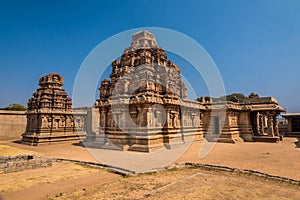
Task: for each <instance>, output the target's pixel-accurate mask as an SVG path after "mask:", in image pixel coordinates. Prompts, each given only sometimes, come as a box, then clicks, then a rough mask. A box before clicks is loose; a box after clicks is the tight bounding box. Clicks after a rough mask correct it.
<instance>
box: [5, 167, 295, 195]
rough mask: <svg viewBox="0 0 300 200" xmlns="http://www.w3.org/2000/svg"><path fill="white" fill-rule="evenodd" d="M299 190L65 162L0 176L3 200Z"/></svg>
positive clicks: (246, 179)
mask: <svg viewBox="0 0 300 200" xmlns="http://www.w3.org/2000/svg"><path fill="white" fill-rule="evenodd" d="M16 180H18V181H16ZM299 187H300V186H296V185H291V184H288V183H282V182H279V181H271V180H264V179H262V178H259V177H255V176H249V175H241V174H235V173H230V172H220V171H208V170H203V169H198V168H182V169H171V170H165V171H159V172H157V173H148V174H140V175H136V176H128V177H122V176H120V175H116V174H112V173H108V172H106V171H105V170H101V169H94V168H87V167H83V166H80V165H76V164H70V163H56V164H54V165H53V166H52V167H48V168H45V169H34V170H27V171H23V172H15V173H10V174H5V175H1V181H0V191H1V194H2V198H3V199H298V197H299V196H300V188H299Z"/></svg>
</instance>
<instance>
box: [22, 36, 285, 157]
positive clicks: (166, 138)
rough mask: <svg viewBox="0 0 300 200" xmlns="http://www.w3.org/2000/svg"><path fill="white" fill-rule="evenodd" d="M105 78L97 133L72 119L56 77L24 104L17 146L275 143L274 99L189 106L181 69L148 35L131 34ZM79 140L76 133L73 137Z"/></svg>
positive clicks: (145, 148)
mask: <svg viewBox="0 0 300 200" xmlns="http://www.w3.org/2000/svg"><path fill="white" fill-rule="evenodd" d="M111 66H112V71H111V74H110V79H104V80H103V81H102V82H101V85H100V98H99V99H98V100H97V101H96V103H95V106H94V107H95V108H94V109H95V110H96V112H97V113H98V116H99V119H98V125H99V126H98V130H96V131H87V130H91V129H90V128H88V127H89V126H91V124H90V123H88V121H87V120H86V119H87V118H88V115H89V114H90V112H87V113H85V114H81V115H80V114H77V115H76V114H75V113H76V112H74V111H72V108H71V105H72V103H71V99H70V98H68V97H67V94H66V92H65V91H64V90H63V89H61V86H62V85H63V78H62V77H61V76H60V75H58V74H50V75H48V76H44V77H42V78H41V79H40V83H39V85H40V86H41V88H39V89H38V90H37V92H36V93H34V95H33V96H34V98H31V99H30V100H29V103H28V112H27V113H28V114H27V119H28V122H27V130H26V133H25V134H24V135H23V141H24V142H27V143H30V144H36V143H40V142H43V141H48V140H49V139H51V140H57V141H59V140H69V139H74V138H76V136H75V135H76V134H77V131H79V136H84V135H85V134H87V137H86V139H85V140H84V142H86V144H89V145H93V146H96V147H99V148H110V147H117V148H119V149H121V150H130V151H142V152H151V151H153V150H155V149H159V148H167V149H169V148H173V147H175V146H177V145H180V144H184V143H187V142H191V141H196V140H203V139H205V140H208V141H218V142H231V143H235V142H243V141H245V142H278V141H279V140H280V139H281V137H280V136H279V134H278V125H277V124H278V123H277V120H276V117H277V115H278V114H280V112H283V111H284V109H283V108H282V107H281V106H279V105H278V102H277V100H276V99H274V98H273V97H259V96H258V95H257V94H255V93H251V94H250V95H249V97H248V98H245V99H243V101H239V100H237V99H232V100H230V101H222V102H214V101H212V98H204V97H203V98H200V101H195V100H189V99H188V97H187V89H186V87H185V83H184V81H183V80H182V77H181V71H180V67H179V66H177V65H176V64H175V63H174V62H172V61H171V60H168V57H167V54H166V53H165V51H164V49H162V48H161V47H159V45H158V44H157V43H156V38H155V36H154V35H153V34H151V33H150V32H148V31H145V30H143V31H140V32H138V33H136V34H134V35H133V36H132V41H131V44H130V46H129V47H128V48H126V49H125V50H124V52H123V54H122V56H121V59H120V60H115V61H113V62H112V64H111ZM77 136H78V135H77Z"/></svg>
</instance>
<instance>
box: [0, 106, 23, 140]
mask: <svg viewBox="0 0 300 200" xmlns="http://www.w3.org/2000/svg"><path fill="white" fill-rule="evenodd" d="M25 130H26V114H25V111H8V110H0V140H13V139H21V135H22V134H23V133H24V132H25Z"/></svg>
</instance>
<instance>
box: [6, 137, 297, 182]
mask: <svg viewBox="0 0 300 200" xmlns="http://www.w3.org/2000/svg"><path fill="white" fill-rule="evenodd" d="M1 144H4V145H8V146H11V147H15V148H20V149H24V150H26V151H28V150H30V151H35V152H38V153H39V154H40V155H42V156H45V157H56V158H69V159H76V160H83V161H92V162H99V161H98V160H97V159H95V158H94V157H93V156H92V155H91V154H90V153H89V152H88V150H86V149H85V148H83V147H82V146H80V145H78V144H76V143H75V144H74V143H64V144H56V145H45V146H27V145H22V144H18V143H15V142H11V141H6V142H3V141H2V142H0V145H1ZM297 144H299V141H298V139H297V138H284V141H282V142H279V143H252V142H249V143H245V142H244V143H237V144H228V143H217V144H216V146H215V147H214V148H213V150H212V151H211V152H210V153H209V154H208V156H206V157H205V158H203V159H201V158H199V150H200V148H201V145H202V142H195V143H193V144H192V145H191V147H190V148H189V149H188V150H187V151H186V152H185V153H184V154H183V155H182V156H181V157H180V158H178V159H177V160H176V161H175V162H197V163H207V164H216V165H225V166H230V167H236V168H240V169H252V170H257V171H261V172H265V173H268V174H272V175H279V176H283V177H287V178H293V179H297V180H300V172H299V169H300V145H297ZM120 155H122V154H120ZM116 159H118V158H116ZM120 159H121V158H120ZM108 164H109V163H108Z"/></svg>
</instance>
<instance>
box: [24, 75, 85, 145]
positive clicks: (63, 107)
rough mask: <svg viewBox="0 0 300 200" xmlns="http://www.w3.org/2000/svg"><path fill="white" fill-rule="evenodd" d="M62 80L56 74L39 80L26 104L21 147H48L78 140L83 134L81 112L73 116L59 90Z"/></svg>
mask: <svg viewBox="0 0 300 200" xmlns="http://www.w3.org/2000/svg"><path fill="white" fill-rule="evenodd" d="M63 84H64V79H63V77H62V76H61V75H59V74H57V73H51V74H48V75H46V76H43V77H41V78H40V80H39V86H40V88H38V89H37V90H36V92H35V93H33V97H32V98H30V99H29V101H28V108H27V126H26V132H25V133H24V134H23V135H22V143H24V144H29V145H38V144H51V143H56V142H62V141H69V140H79V139H80V137H84V136H85V135H86V133H85V117H86V113H85V112H73V110H72V100H71V98H69V97H68V94H67V92H66V91H65V90H64V89H63V88H62V86H63Z"/></svg>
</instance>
